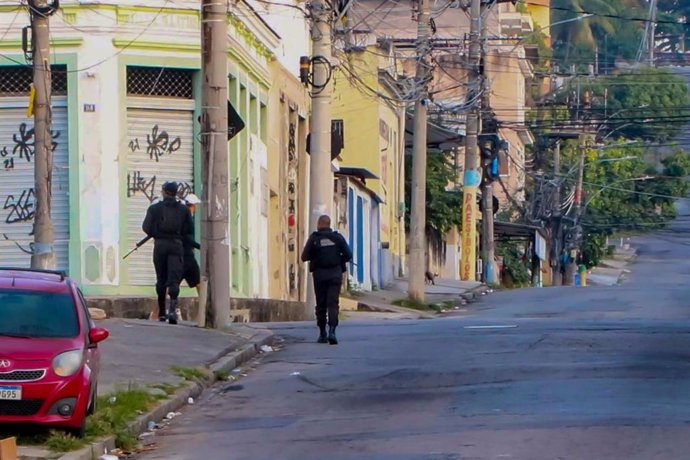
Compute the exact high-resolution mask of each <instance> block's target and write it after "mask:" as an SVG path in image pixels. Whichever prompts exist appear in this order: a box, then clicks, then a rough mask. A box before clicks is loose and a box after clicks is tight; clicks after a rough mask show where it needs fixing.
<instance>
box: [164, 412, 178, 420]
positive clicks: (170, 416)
mask: <svg viewBox="0 0 690 460" xmlns="http://www.w3.org/2000/svg"><path fill="white" fill-rule="evenodd" d="M175 416H176V414H175V412H168V415H166V416H165V418H166V419H168V420H172V419H174V418H175Z"/></svg>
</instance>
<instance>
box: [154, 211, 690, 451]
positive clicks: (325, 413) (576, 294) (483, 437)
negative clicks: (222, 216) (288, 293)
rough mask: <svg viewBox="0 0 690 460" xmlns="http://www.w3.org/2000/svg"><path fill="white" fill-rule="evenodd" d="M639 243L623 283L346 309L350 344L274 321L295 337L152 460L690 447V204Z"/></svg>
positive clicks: (189, 419) (203, 406) (171, 437)
mask: <svg viewBox="0 0 690 460" xmlns="http://www.w3.org/2000/svg"><path fill="white" fill-rule="evenodd" d="M683 212H684V214H687V209H686V208H685V207H683ZM637 245H638V247H639V249H640V251H639V254H640V257H639V259H638V262H637V263H636V264H635V265H634V266H633V267H632V269H633V273H632V274H631V275H630V278H629V280H628V281H627V283H626V284H625V285H623V286H616V287H603V288H595V287H588V288H557V289H556V288H549V289H534V290H521V291H511V292H500V293H496V294H494V295H491V296H488V297H487V298H485V299H483V300H482V301H481V302H480V303H478V304H475V305H474V306H473V308H472V309H471V310H472V311H471V315H469V316H463V317H454V318H445V319H439V320H418V321H396V322H391V321H388V322H345V323H343V325H342V327H341V328H340V330H339V332H340V334H339V335H340V339H341V344H340V345H338V346H329V345H319V344H316V343H314V339H315V338H316V336H315V332H316V331H315V328H313V327H311V325H309V326H307V325H302V324H287V325H275V326H273V327H274V329H275V330H276V332H277V333H278V334H280V335H281V336H283V337H285V339H286V346H285V347H284V349H283V350H282V351H280V352H277V353H271V354H268V355H266V356H265V357H264V358H263V360H262V361H263V362H262V363H261V364H260V365H259V366H258V367H257V368H256V370H254V371H251V372H250V373H249V375H248V376H247V377H245V378H244V379H242V380H241V381H240V382H239V384H234V385H229V384H225V385H220V386H218V387H216V388H215V389H213V390H212V391H210V392H209V393H207V395H206V396H205V397H204V399H203V400H201V401H199V404H197V405H196V406H193V407H192V408H191V409H190V410H189V411H187V412H186V413H185V414H184V415H183V416H182V417H179V419H177V420H176V422H175V423H173V424H172V425H171V426H170V427H169V428H167V429H166V430H164V431H163V432H162V433H161V434H160V436H159V437H158V442H159V446H160V447H159V449H157V450H156V451H154V452H150V453H148V454H147V455H145V456H142V457H141V459H166V460H192V459H209V460H216V459H217V460H240V459H242V460H244V459H252V460H258V459H266V460H268V459H280V460H282V459H285V460H292V459H295V460H297V459H300V460H312V459H313V460H322V459H329V460H341V459H342V460H345V459H348V460H349V459H375V460H388V459H391V460H393V459H395V460H399V459H400V460H402V459H420V460H421V459H425V460H441V459H525V460H540V459H545V460H546V459H548V460H552V459H586V460H597V459H606V460H611V459H625V460H631V459H645V460H647V459H664V460H675V459H690V288H689V287H688V283H687V280H688V279H690V264H688V258H689V256H690V247H689V246H688V245H690V222H689V221H688V217H687V215H685V216H683V217H681V219H680V220H679V222H678V224H676V226H675V227H674V228H672V229H670V230H667V231H664V232H660V233H659V234H657V235H654V236H650V237H645V238H641V239H639V240H638V241H637Z"/></svg>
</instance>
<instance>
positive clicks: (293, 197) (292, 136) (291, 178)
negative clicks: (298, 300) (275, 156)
mask: <svg viewBox="0 0 690 460" xmlns="http://www.w3.org/2000/svg"><path fill="white" fill-rule="evenodd" d="M296 133H297V125H296V123H294V122H293V121H290V125H289V129H288V174H287V177H288V183H287V197H288V234H289V235H290V238H289V239H288V251H289V252H290V253H291V254H292V257H291V258H290V259H291V260H290V263H289V266H288V285H289V288H290V292H294V291H295V290H296V289H297V276H296V271H297V270H296V267H295V260H294V255H295V249H296V248H295V238H296V234H297V229H296V226H297V206H296V201H297V141H296V139H297V136H296Z"/></svg>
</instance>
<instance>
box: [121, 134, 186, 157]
mask: <svg viewBox="0 0 690 460" xmlns="http://www.w3.org/2000/svg"><path fill="white" fill-rule="evenodd" d="M180 147H182V139H180V137H179V136H178V137H175V138H174V139H172V140H171V137H170V135H169V134H168V132H167V131H165V130H164V129H160V128H159V126H158V125H154V126H153V128H151V134H147V135H146V153H147V154H148V156H149V158H150V159H152V160H154V161H156V162H159V161H160V158H161V157H162V156H164V155H171V154H173V153H175V152H177V151H178V150H180ZM129 150H130V151H131V152H137V151H139V150H141V145H140V143H139V138H135V139H132V140H131V141H129Z"/></svg>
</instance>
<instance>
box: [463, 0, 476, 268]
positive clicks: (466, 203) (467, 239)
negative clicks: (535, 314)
mask: <svg viewBox="0 0 690 460" xmlns="http://www.w3.org/2000/svg"><path fill="white" fill-rule="evenodd" d="M480 33H481V0H472V4H471V8H470V53H469V58H470V61H469V71H468V83H469V88H470V94H472V92H474V93H478V92H479V91H480V81H481V80H480V75H479V64H480V59H481V43H480ZM473 89H474V91H472V90H473ZM478 133H479V113H478V109H476V108H475V109H471V110H470V111H469V113H468V114H467V131H466V136H465V180H464V184H463V197H464V198H463V205H462V266H461V267H460V268H461V270H460V272H461V278H462V279H463V280H466V281H475V279H476V277H477V214H478V210H477V189H478V187H479V185H480V183H481V172H480V170H479V166H480V163H479V150H478V148H477V134H478Z"/></svg>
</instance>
